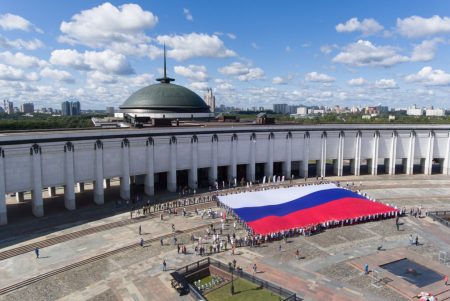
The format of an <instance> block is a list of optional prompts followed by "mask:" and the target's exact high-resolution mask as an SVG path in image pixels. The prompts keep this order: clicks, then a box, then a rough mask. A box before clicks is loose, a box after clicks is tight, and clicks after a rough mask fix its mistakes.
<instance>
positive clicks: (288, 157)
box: [281, 132, 292, 179]
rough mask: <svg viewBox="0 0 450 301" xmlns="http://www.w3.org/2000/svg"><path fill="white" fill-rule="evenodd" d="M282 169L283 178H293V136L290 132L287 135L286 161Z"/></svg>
mask: <svg viewBox="0 0 450 301" xmlns="http://www.w3.org/2000/svg"><path fill="white" fill-rule="evenodd" d="M281 168H282V169H283V176H284V177H285V178H286V179H290V178H291V177H292V173H291V169H292V134H291V133H290V132H289V133H288V134H287V135H286V159H285V160H284V162H283V164H282V166H281Z"/></svg>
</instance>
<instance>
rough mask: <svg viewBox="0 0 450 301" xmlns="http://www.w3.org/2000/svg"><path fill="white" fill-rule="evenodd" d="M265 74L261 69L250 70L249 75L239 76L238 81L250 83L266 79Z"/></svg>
mask: <svg viewBox="0 0 450 301" xmlns="http://www.w3.org/2000/svg"><path fill="white" fill-rule="evenodd" d="M264 77H265V73H264V70H263V69H261V68H250V69H248V73H246V74H242V75H239V76H238V79H239V80H240V81H244V82H246V81H249V80H257V79H264Z"/></svg>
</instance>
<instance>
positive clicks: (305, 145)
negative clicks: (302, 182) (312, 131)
mask: <svg viewBox="0 0 450 301" xmlns="http://www.w3.org/2000/svg"><path fill="white" fill-rule="evenodd" d="M309 139H310V136H309V132H306V133H305V137H304V143H303V160H302V162H301V164H300V176H301V177H304V178H307V177H308V164H309Z"/></svg>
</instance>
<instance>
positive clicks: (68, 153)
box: [64, 142, 84, 210]
mask: <svg viewBox="0 0 450 301" xmlns="http://www.w3.org/2000/svg"><path fill="white" fill-rule="evenodd" d="M73 152H74V147H73V144H72V143H71V142H67V143H66V145H64V164H65V166H64V171H65V185H64V206H65V207H66V209H67V210H74V209H75V208H76V202H75V187H74V185H75V175H74V155H73ZM79 184H83V183H79ZM83 190H84V185H83Z"/></svg>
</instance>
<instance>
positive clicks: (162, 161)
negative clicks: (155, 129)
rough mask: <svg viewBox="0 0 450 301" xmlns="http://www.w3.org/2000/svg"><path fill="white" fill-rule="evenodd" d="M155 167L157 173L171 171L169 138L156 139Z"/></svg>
mask: <svg viewBox="0 0 450 301" xmlns="http://www.w3.org/2000/svg"><path fill="white" fill-rule="evenodd" d="M154 143H155V144H154V147H153V149H154V155H153V156H154V163H153V164H154V165H153V168H154V170H155V173H158V172H167V171H168V170H169V166H170V165H169V157H170V144H169V138H168V137H166V138H164V139H162V138H159V137H158V138H154Z"/></svg>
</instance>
